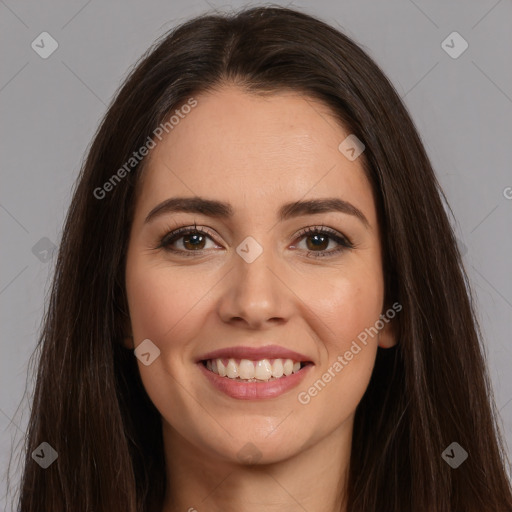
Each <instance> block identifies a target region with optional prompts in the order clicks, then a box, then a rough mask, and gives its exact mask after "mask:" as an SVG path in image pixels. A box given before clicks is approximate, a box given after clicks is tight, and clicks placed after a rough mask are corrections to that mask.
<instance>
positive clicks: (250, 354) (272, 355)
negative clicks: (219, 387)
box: [197, 345, 311, 363]
mask: <svg viewBox="0 0 512 512" xmlns="http://www.w3.org/2000/svg"><path fill="white" fill-rule="evenodd" d="M231 358H232V359H250V360H253V361H260V360H262V359H292V360H293V361H297V362H301V363H302V362H304V363H306V362H310V361H311V360H310V359H309V358H308V357H307V356H305V355H304V354H299V353H298V352H295V351H294V350H289V349H286V348H284V347H280V346H278V345H266V346H264V347H244V346H238V347H228V348H221V349H218V350H214V351H213V352H208V353H207V354H204V355H203V356H201V357H200V358H199V359H198V360H197V362H200V361H207V360H208V359H231Z"/></svg>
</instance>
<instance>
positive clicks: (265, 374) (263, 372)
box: [254, 359, 272, 380]
mask: <svg viewBox="0 0 512 512" xmlns="http://www.w3.org/2000/svg"><path fill="white" fill-rule="evenodd" d="M254 377H255V378H256V379H258V380H269V379H270V377H272V366H270V363H269V362H268V359H263V360H261V361H258V362H257V363H256V367H255V368H254Z"/></svg>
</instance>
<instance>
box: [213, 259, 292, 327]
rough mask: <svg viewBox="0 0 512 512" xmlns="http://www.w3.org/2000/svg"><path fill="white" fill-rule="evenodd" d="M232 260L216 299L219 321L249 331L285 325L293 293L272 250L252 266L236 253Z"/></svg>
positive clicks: (252, 263)
mask: <svg viewBox="0 0 512 512" xmlns="http://www.w3.org/2000/svg"><path fill="white" fill-rule="evenodd" d="M233 260H234V261H233V268H232V269H231V270H230V271H229V272H228V274H227V275H226V277H225V279H224V283H223V288H222V294H221V297H220V300H219V310H218V312H219V316H220V318H221V319H222V320H223V321H224V322H226V323H238V324H244V325H245V326H247V327H248V328H251V329H259V328H262V327H264V326H265V324H269V325H275V324H280V323H285V322H286V320H287V318H288V317H289V316H290V314H291V307H292V306H291V305H292V301H291V296H292V295H293V293H292V292H291V290H290V288H289V287H288V286H287V284H286V280H285V278H284V275H283V270H282V267H281V266H280V265H279V263H278V261H277V258H276V257H275V255H274V254H273V251H272V250H270V249H264V250H263V252H262V253H261V254H260V256H259V257H258V258H256V259H255V260H254V261H252V262H251V263H248V262H247V261H245V260H244V259H243V258H242V257H240V256H239V255H238V254H236V253H235V254H234V256H233Z"/></svg>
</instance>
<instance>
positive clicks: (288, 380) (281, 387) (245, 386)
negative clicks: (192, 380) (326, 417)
mask: <svg viewBox="0 0 512 512" xmlns="http://www.w3.org/2000/svg"><path fill="white" fill-rule="evenodd" d="M197 364H198V366H199V368H200V370H201V371H202V372H203V375H204V376H205V377H206V378H207V379H208V380H209V381H210V383H211V384H213V386H215V387H216V388H217V389H218V390H219V391H222V392H223V393H225V394H226V395H228V396H230V397H231V398H237V399H238V400H260V399H265V398H275V397H277V396H280V395H282V394H284V393H286V392H287V391H289V390H290V389H293V388H294V387H296V386H298V385H299V384H300V382H301V381H302V379H304V377H305V376H306V374H307V373H308V371H309V370H310V368H311V367H312V366H313V365H312V364H308V365H306V366H304V368H301V369H300V370H299V371H298V372H297V373H292V374H291V375H288V376H287V377H281V378H279V379H276V380H270V381H267V382H265V381H261V382H244V381H241V380H235V379H230V378H228V377H221V376H220V375H218V374H217V373H214V372H211V371H210V370H208V369H207V368H206V367H205V366H204V365H203V363H201V362H200V363H197Z"/></svg>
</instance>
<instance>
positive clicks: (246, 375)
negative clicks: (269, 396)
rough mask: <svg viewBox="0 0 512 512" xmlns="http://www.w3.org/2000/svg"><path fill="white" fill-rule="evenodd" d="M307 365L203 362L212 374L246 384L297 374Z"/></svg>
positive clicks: (271, 361) (280, 361) (281, 361)
mask: <svg viewBox="0 0 512 512" xmlns="http://www.w3.org/2000/svg"><path fill="white" fill-rule="evenodd" d="M306 364H307V363H301V362H299V361H294V360H292V359H260V360H258V361H252V360H250V359H234V358H230V359H222V358H217V359H208V360H206V361H203V365H204V366H206V368H207V369H208V370H210V371H211V372H213V373H215V374H217V375H219V376H221V377H226V378H228V379H233V380H239V381H241V380H243V381H246V382H262V381H263V382H268V381H271V380H276V379H281V378H283V377H288V376H289V375H292V373H297V372H298V371H299V370H300V369H301V368H302V367H303V366H305V365H306Z"/></svg>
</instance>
